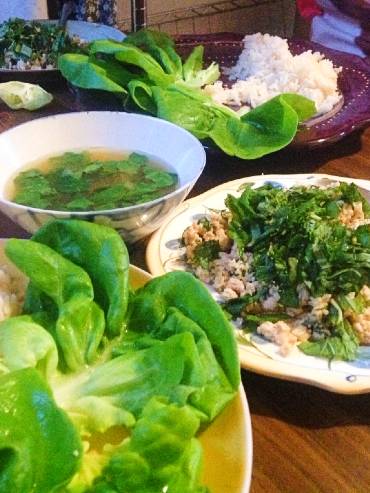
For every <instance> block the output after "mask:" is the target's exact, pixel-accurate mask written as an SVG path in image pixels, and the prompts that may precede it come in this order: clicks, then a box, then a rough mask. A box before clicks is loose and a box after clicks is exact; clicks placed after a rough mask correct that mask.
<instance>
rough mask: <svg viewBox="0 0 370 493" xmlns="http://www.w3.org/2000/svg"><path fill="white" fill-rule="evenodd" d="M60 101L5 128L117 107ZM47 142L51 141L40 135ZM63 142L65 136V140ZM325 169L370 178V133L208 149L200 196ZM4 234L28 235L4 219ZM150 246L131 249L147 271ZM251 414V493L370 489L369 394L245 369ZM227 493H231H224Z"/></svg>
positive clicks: (17, 116)
mask: <svg viewBox="0 0 370 493" xmlns="http://www.w3.org/2000/svg"><path fill="white" fill-rule="evenodd" d="M52 92H53V94H54V95H55V100H54V102H53V103H52V104H51V105H50V106H49V107H48V108H46V109H44V110H40V111H37V112H34V113H27V112H25V111H21V112H12V111H8V110H7V109H6V107H5V106H3V105H0V131H3V130H6V129H7V128H9V127H12V126H13V125H16V124H17V123H20V122H23V121H27V120H29V119H30V118H35V117H40V116H45V115H47V114H52V113H59V112H66V111H76V110H81V109H84V108H87V107H88V108H89V109H110V108H112V105H114V104H115V103H113V102H112V101H106V100H104V101H103V100H101V99H99V98H98V99H96V98H93V100H90V101H85V100H81V98H80V97H76V96H75V95H73V94H71V93H70V92H69V91H68V90H66V89H65V88H63V87H58V88H54V89H53V90H52ZM35 138H38V139H40V146H42V140H43V139H44V138H47V136H35ZM61 138H62V137H61ZM304 172H309V173H310V172H318V173H328V174H336V175H342V176H349V177H354V178H369V179H370V129H369V130H367V131H365V132H364V133H363V134H362V135H361V134H359V133H356V134H354V135H352V136H350V137H347V138H346V139H344V140H342V141H341V142H339V143H337V144H335V145H332V146H330V147H327V148H321V149H294V148H291V147H289V148H287V149H285V150H283V151H280V152H279V153H276V154H273V155H270V156H267V157H265V158H262V159H259V160H255V161H249V162H248V161H239V160H236V159H231V158H227V157H223V156H221V155H220V154H218V153H215V152H209V153H208V159H207V165H206V168H205V171H204V173H203V174H202V176H201V177H200V179H199V181H198V182H197V184H196V186H195V188H194V189H193V191H192V194H191V195H192V196H195V195H197V194H199V193H201V192H204V191H205V190H208V189H209V188H211V187H213V186H215V185H218V184H220V183H223V182H225V181H229V180H233V179H236V178H241V177H244V176H252V175H258V174H261V173H265V174H267V173H282V174H286V173H304ZM0 236H1V237H9V236H16V237H26V236H27V233H25V232H24V231H23V230H22V229H20V228H19V227H18V226H16V225H15V224H14V223H12V222H11V221H10V220H9V219H8V218H6V217H5V216H3V215H1V214H0ZM145 245H146V242H145V241H142V242H140V243H138V244H137V245H136V246H135V248H134V249H133V250H132V252H131V260H132V263H134V264H137V265H140V266H141V267H145V260H144V251H145ZM242 378H243V383H244V387H245V390H246V393H247V398H248V402H249V406H250V411H251V415H252V426H253V438H254V463H253V478H252V487H251V492H252V493H265V492H269V493H273V492H281V493H314V492H325V493H329V492H333V493H346V492H348V493H353V492H359V493H367V492H370V394H367V395H366V394H365V395H357V396H343V395H336V394H332V393H330V392H326V391H324V390H320V389H317V388H314V387H310V386H306V385H302V384H296V383H292V382H286V381H282V380H277V379H273V378H267V377H264V376H261V375H256V374H253V373H251V372H248V371H243V372H242ZM225 493H227V492H225Z"/></svg>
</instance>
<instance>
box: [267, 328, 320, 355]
mask: <svg viewBox="0 0 370 493" xmlns="http://www.w3.org/2000/svg"><path fill="white" fill-rule="evenodd" d="M257 333H258V334H260V335H262V336H263V337H265V338H266V339H268V340H269V341H271V342H274V343H275V344H277V345H278V346H279V353H280V354H282V355H283V356H286V355H287V354H289V353H290V351H291V350H292V349H293V348H294V347H295V346H296V345H297V344H299V343H301V342H303V341H306V340H307V339H308V338H309V337H310V331H309V330H308V329H307V328H306V327H304V326H298V327H294V326H292V325H290V324H288V323H287V322H285V321H284V320H279V321H278V322H275V323H273V322H263V323H262V324H260V325H259V326H258V327H257Z"/></svg>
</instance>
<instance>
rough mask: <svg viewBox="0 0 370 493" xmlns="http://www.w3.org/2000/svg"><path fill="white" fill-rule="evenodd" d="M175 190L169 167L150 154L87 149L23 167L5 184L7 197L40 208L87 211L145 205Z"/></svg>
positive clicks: (173, 174)
mask: <svg viewBox="0 0 370 493" xmlns="http://www.w3.org/2000/svg"><path fill="white" fill-rule="evenodd" d="M76 156H80V157H81V158H78V157H76ZM79 159H80V160H79ZM63 163H64V164H63ZM177 186H178V177H177V174H176V172H175V171H174V169H172V168H170V167H169V166H168V165H167V164H164V163H162V162H160V161H159V160H158V159H156V158H152V156H147V155H144V154H139V153H131V152H118V151H112V150H111V149H106V148H90V149H83V150H73V151H71V152H68V151H67V152H65V153H62V154H58V155H52V156H48V157H44V158H42V159H39V160H37V161H33V162H31V163H28V164H27V165H26V166H24V167H23V168H22V169H21V170H20V171H19V172H17V174H16V175H15V176H13V177H12V178H11V179H10V180H9V182H8V184H7V186H6V197H7V198H8V199H9V200H10V201H13V202H16V203H20V204H23V205H27V206H29V207H35V208H39V209H46V210H59V211H70V212H86V211H90V210H93V211H95V210H108V209H116V208H122V207H123V208H124V207H129V206H132V205H137V204H140V203H145V202H150V201H151V200H154V199H156V198H159V197H163V196H164V195H167V194H168V193H170V192H172V191H174V190H175V189H176V188H177Z"/></svg>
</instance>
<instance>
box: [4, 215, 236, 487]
mask: <svg viewBox="0 0 370 493" xmlns="http://www.w3.org/2000/svg"><path fill="white" fill-rule="evenodd" d="M6 254H7V256H8V257H9V259H11V260H12V262H13V263H14V264H15V265H16V266H17V267H18V268H19V269H20V270H21V271H22V272H23V273H24V274H26V276H28V277H29V284H28V287H27V292H26V295H25V301H24V306H23V313H22V314H21V315H19V316H14V317H11V318H8V319H6V320H4V321H2V322H1V323H0V355H1V359H0V380H1V382H0V451H1V453H0V454H1V469H0V492H1V493H9V492H10V491H11V492H12V493H27V492H30V493H31V492H37V493H50V492H58V493H59V492H63V493H83V492H89V493H103V492H104V493H108V492H109V493H163V492H164V491H166V492H167V493H206V492H207V491H208V489H207V487H206V485H204V486H203V485H202V484H201V479H200V474H201V466H202V448H201V445H200V442H199V440H198V438H197V436H198V434H199V432H200V431H201V430H203V429H204V428H205V427H207V426H208V425H209V424H210V423H211V422H212V421H213V419H214V418H215V417H216V416H217V415H218V414H219V413H220V412H221V411H222V410H223V409H224V408H225V406H226V405H227V404H228V403H229V402H230V401H231V400H232V399H233V398H234V396H235V395H236V392H237V389H238V386H239V382H240V370H239V363H238V357H237V349H236V343H235V340H234V335H233V330H232V328H231V326H230V324H229V322H228V321H227V319H226V317H225V315H224V314H223V312H222V310H221V309H220V307H219V306H218V305H217V304H216V303H215V302H214V300H213V299H212V297H211V296H210V294H209V293H208V290H207V289H206V288H205V287H204V286H203V285H202V283H200V282H199V281H198V280H196V279H195V278H194V277H193V276H192V275H191V274H188V273H181V272H176V273H171V274H167V275H165V276H162V277H158V278H155V279H153V280H151V281H150V282H148V283H147V284H146V285H145V286H144V287H142V288H140V289H139V290H137V291H133V290H132V288H131V287H130V284H129V277H128V276H129V258H128V254H127V250H126V247H125V245H124V243H123V242H122V239H121V238H120V236H119V235H118V233H117V232H116V231H114V230H112V229H110V228H107V227H105V226H100V225H96V224H93V223H88V222H81V221H74V220H69V221H68V220H66V221H63V220H59V221H53V222H49V223H48V224H47V225H45V226H43V227H42V228H41V229H40V230H39V231H38V232H37V233H36V234H35V235H34V236H33V237H32V239H31V240H18V239H11V240H9V241H8V242H7V244H6ZM109 436H110V437H111V438H112V436H113V437H114V439H110V440H109V439H108V438H107V437H109Z"/></svg>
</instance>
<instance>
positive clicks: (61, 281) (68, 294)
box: [5, 239, 105, 370]
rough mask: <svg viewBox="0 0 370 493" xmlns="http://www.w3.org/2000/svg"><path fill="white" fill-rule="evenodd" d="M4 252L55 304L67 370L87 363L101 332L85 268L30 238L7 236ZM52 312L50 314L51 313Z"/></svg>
mask: <svg viewBox="0 0 370 493" xmlns="http://www.w3.org/2000/svg"><path fill="white" fill-rule="evenodd" d="M5 250H6V255H7V256H8V257H9V258H10V259H11V260H12V261H13V262H14V263H15V264H16V265H17V266H18V268H19V269H20V270H21V271H22V272H24V273H25V274H26V275H27V276H28V277H29V278H30V279H31V281H32V283H33V284H34V285H35V286H36V288H37V289H39V290H40V291H42V292H43V293H45V294H46V295H47V297H48V298H50V300H52V301H53V302H54V303H55V305H56V306H57V307H58V318H57V320H56V321H55V332H54V331H53V332H52V335H53V336H54V337H55V339H56V342H57V343H58V346H59V347H60V349H61V351H62V354H63V357H64V361H65V363H66V365H67V367H68V368H69V369H70V370H77V369H78V368H80V367H81V366H83V365H85V364H86V363H91V362H92V361H93V360H94V359H95V358H96V355H97V351H98V347H99V345H100V342H101V339H102V337H103V334H104V328H105V321H104V313H103V311H102V309H101V308H100V307H99V306H98V305H97V304H96V303H95V302H94V290H93V286H92V284H91V280H90V278H89V276H88V275H87V274H86V272H85V271H84V270H83V269H81V267H78V266H77V265H75V264H73V263H72V262H70V261H69V260H67V259H65V258H63V257H62V256H61V255H59V254H58V253H56V252H55V251H54V250H52V249H51V248H49V247H48V246H46V245H42V244H41V243H36V242H35V241H32V240H17V239H11V240H8V242H7V244H6V248H5ZM51 316H52V314H51Z"/></svg>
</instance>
